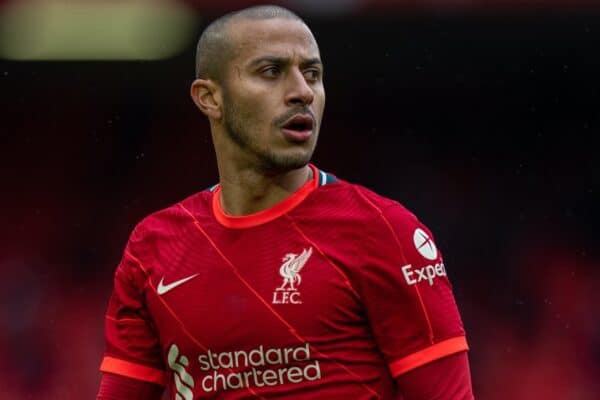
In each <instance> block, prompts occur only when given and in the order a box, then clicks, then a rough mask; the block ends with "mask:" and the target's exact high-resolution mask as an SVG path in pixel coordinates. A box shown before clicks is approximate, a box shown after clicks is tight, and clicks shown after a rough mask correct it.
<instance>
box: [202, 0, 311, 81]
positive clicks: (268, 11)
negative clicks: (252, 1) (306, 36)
mask: <svg viewBox="0 0 600 400" xmlns="http://www.w3.org/2000/svg"><path fill="white" fill-rule="evenodd" d="M271 18H286V19H293V20H297V21H300V22H302V23H304V21H303V20H302V18H300V17H299V16H298V15H296V14H294V13H293V12H292V11H290V10H288V9H287V8H283V7H280V6H275V5H261V6H253V7H248V8H244V9H242V10H238V11H233V12H230V13H228V14H225V15H223V16H221V17H219V18H217V19H216V20H214V21H212V22H211V23H210V24H209V25H208V26H207V27H206V28H205V29H204V31H203V32H202V34H201V35H200V39H199V40H198V45H197V46H196V78H199V79H212V80H215V81H217V82H222V79H223V78H224V75H223V74H224V72H225V71H226V69H227V65H228V63H229V61H230V60H231V59H232V58H233V57H234V56H235V54H234V46H233V43H232V41H231V37H230V35H229V32H228V27H229V24H230V23H231V22H232V21H234V20H236V19H253V20H261V19H271Z"/></svg>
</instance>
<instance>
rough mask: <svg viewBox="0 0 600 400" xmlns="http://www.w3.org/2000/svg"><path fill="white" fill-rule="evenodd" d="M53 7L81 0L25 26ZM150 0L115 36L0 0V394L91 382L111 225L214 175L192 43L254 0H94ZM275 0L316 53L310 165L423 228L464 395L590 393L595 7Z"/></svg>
mask: <svg viewBox="0 0 600 400" xmlns="http://www.w3.org/2000/svg"><path fill="white" fill-rule="evenodd" d="M53 3H57V4H58V3H60V4H63V6H64V5H65V4H66V5H67V6H69V5H71V6H72V5H73V4H79V6H81V7H92V8H90V10H88V11H89V12H88V13H87V14H86V13H85V12H84V13H83V14H77V13H75V14H76V15H79V17H77V18H75V20H76V21H78V23H79V25H77V24H75V25H74V27H72V26H71V25H69V24H73V21H71V20H70V19H68V18H66V17H65V20H64V21H63V20H61V19H60V18H59V19H58V21H54V22H52V23H50V22H47V21H46V22H44V23H45V24H46V25H44V23H42V22H43V21H45V19H44V18H47V17H48V15H55V14H57V13H49V12H46V11H47V10H46V9H44V8H43V7H47V6H48V4H53ZM155 3H159V4H161V6H164V7H167V6H172V7H176V8H177V10H178V11H177V13H178V14H177V13H175V14H177V15H178V16H179V17H177V18H181V19H177V18H174V19H173V21H174V22H173V21H171V22H169V23H171V24H172V25H169V23H166V22H164V21H159V22H156V21H155V20H151V19H150V20H149V21H150V22H147V23H146V25H147V26H148V27H150V28H151V29H146V30H147V31H149V32H146V31H144V32H145V33H144V34H143V35H142V34H138V36H136V37H133V36H135V34H131V33H124V34H123V35H125V36H123V37H122V38H121V39H120V40H116V39H115V38H117V39H119V35H120V34H121V33H120V31H119V30H120V29H123V30H124V32H125V31H126V28H124V27H129V26H130V25H131V24H130V23H128V22H127V21H128V20H126V21H125V22H122V21H118V18H114V19H113V18H107V17H106V16H110V15H111V14H110V13H111V12H114V10H112V11H110V10H111V9H108V10H109V11H107V9H104V8H103V10H104V11H102V12H104V13H105V14H102V13H98V12H93V11H91V10H96V11H97V9H93V7H96V6H98V5H99V4H100V3H99V0H96V1H92V0H85V1H84V0H82V1H81V2H79V3H78V2H59V1H46V2H40V1H33V0H27V1H0V56H1V58H2V59H1V60H0V100H1V107H0V116H1V120H0V138H1V139H0V151H1V153H0V155H1V157H0V171H1V172H0V179H1V181H0V184H1V186H0V188H1V196H0V205H1V206H2V207H1V212H0V218H1V221H2V228H3V229H1V230H0V268H1V269H0V270H1V271H2V276H1V278H0V399H21V398H22V399H82V398H94V395H95V394H96V391H97V386H98V383H99V380H100V373H99V372H98V367H99V364H100V361H101V358H102V352H103V346H104V343H103V318H104V311H105V307H106V304H107V300H108V295H109V293H110V288H111V285H112V274H113V272H114V268H115V267H116V265H117V263H118V261H119V259H120V257H121V252H122V250H123V246H124V245H125V242H126V239H127V236H128V234H129V233H130V231H131V229H132V228H133V226H134V225H135V224H136V223H137V222H138V221H139V220H140V219H141V218H143V217H144V216H146V215H147V214H149V213H151V212H153V211H156V210H158V209H161V208H164V207H166V206H169V205H171V204H173V203H175V202H177V201H179V200H181V199H183V198H184V197H186V196H188V195H189V194H192V193H194V192H197V191H199V190H202V189H204V188H205V187H207V186H209V185H211V184H213V183H216V181H217V170H216V166H215V157H214V154H213V149H212V143H211V141H210V134H209V126H208V122H207V121H206V119H205V118H204V117H203V116H202V115H201V114H200V112H199V111H198V110H197V109H196V108H195V107H194V105H193V103H192V101H191V99H190V97H189V85H190V83H191V81H192V80H193V76H194V49H195V41H196V39H197V37H198V35H199V34H200V32H201V30H202V29H203V27H204V26H206V24H207V23H208V22H209V21H210V19H211V18H213V17H215V16H216V15H219V14H220V13H222V12H225V11H229V10H233V9H237V8H241V7H242V6H246V5H250V4H257V3H259V2H256V1H241V0H237V1H232V0H229V1H221V2H219V5H215V4H209V3H216V2H201V1H191V0H190V1H175V0H171V1H167V0H164V1H160V2H157V1H150V0H148V1H146V2H140V1H131V2H128V1H125V0H124V1H122V2H115V1H104V2H102V4H103V6H104V5H106V6H111V7H112V6H116V5H118V4H121V5H123V4H134V5H135V7H138V8H140V7H141V8H144V9H146V8H147V7H149V5H150V4H155ZM273 3H276V4H282V5H285V6H288V7H289V8H290V9H292V10H293V11H296V12H297V13H299V14H300V15H301V16H302V17H304V18H305V20H306V21H307V22H308V24H309V26H310V27H311V28H312V29H313V32H314V34H315V36H316V38H317V41H318V42H319V45H320V48H321V52H322V57H323V60H324V62H325V84H326V91H327V106H326V111H325V117H324V120H323V126H322V129H321V137H320V143H319V147H318V148H317V151H316V153H315V157H314V162H315V163H316V164H317V165H318V166H319V167H321V168H322V169H325V170H328V171H330V172H333V173H334V174H336V175H337V176H339V177H340V178H343V179H346V180H350V181H354V182H357V183H360V184H363V185H365V186H368V187H370V188H372V189H374V190H376V191H378V192H379V193H381V194H383V195H386V196H389V197H392V198H394V199H397V200H399V201H400V202H401V203H403V204H404V205H405V206H406V207H408V208H409V209H411V210H412V211H413V212H415V213H416V214H417V215H418V216H419V217H420V218H421V220H422V221H423V222H424V223H425V224H427V225H428V226H429V228H430V229H431V230H432V231H433V232H434V234H435V236H436V242H437V244H438V246H439V247H440V248H441V249H442V251H443V252H444V254H445V264H446V267H447V269H448V271H449V275H450V279H451V280H452V282H453V285H454V291H455V295H456V299H457V302H458V304H459V307H460V309H461V312H462V316H463V321H464V324H465V327H466V330H467V334H468V340H469V343H470V346H471V352H470V360H471V368H472V376H473V384H474V390H475V394H476V397H477V398H478V399H490V400H496V399H497V400H500V399H503V400H504V399H514V400H521V399H523V400H525V399H547V400H555V399H556V400H559V399H560V400H594V399H595V400H597V399H600V306H599V304H600V290H599V285H600V250H599V249H600V233H599V232H598V229H599V228H600V211H599V209H598V208H599V207H598V206H599V205H600V162H599V160H598V147H597V146H598V144H597V143H598V140H596V136H598V134H599V133H600V110H599V104H600V93H599V91H600V75H599V72H598V71H600V47H599V44H600V2H597V1H579V2H576V1H568V0H564V1H558V0H557V1H547V2H544V1H534V0H531V1H529V2H527V1H524V0H523V1H516V0H514V1H508V0H504V1H502V0H495V1H484V0H481V1H476V0H472V1H450V2H448V1H442V0H437V1H436V0H426V1H418V0H413V1H391V0H387V1H384V0H379V1H368V0H362V1H361V0H336V1H326V0H323V1H316V0H315V1H300V0H296V1H287V2H286V1H280V2H273ZM42 4H45V5H44V6H43V5H42ZM23 5H25V9H27V7H29V9H27V10H29V11H26V12H24V14H23V11H22V10H19V7H20V6H23ZM67 6H64V8H61V10H63V11H62V12H64V13H65V15H67V14H69V13H68V12H67V11H65V10H66V7H67ZM32 10H33V11H32ZM36 10H37V11H36ZM40 10H41V11H40ZM83 10H84V11H85V8H83ZM27 12H29V14H27ZM78 12H79V13H81V12H82V11H81V10H79V11H78ZM20 13H21V14H20ZM118 13H119V15H125V14H124V11H118ZM84 14H85V15H84ZM88 14H93V15H92V16H90V15H88ZM23 15H24V16H23ZM58 15H62V14H60V13H58ZM69 15H70V14H69ZM94 15H95V17H94ZM98 15H100V16H101V17H102V16H104V17H103V18H101V19H102V21H101V22H98V21H97V20H95V19H94V18H97V17H98ZM161 15H163V16H164V15H166V13H164V12H163V13H162V14H161ZM19 18H20V19H19ZM69 18H71V19H73V18H72V16H71V17H69ZM88 18H89V19H88ZM140 18H141V17H140ZM40 21H42V22H40ZM69 21H71V22H69ZM93 21H95V22H93ZM153 21H154V22H153ZM138 22H139V21H138ZM99 23H100V25H98V24H99ZM53 24H54V25H53ZM94 24H95V25H94ZM102 24H104V25H102ZM55 25H56V26H55ZM121 25H122V26H121ZM142 25H144V24H142ZM48 26H50V28H48ZM53 26H54V28H52V27H53ZM65 26H66V27H70V28H69V29H70V30H69V29H67V30H66V33H65V32H63V31H61V29H63V28H64V27H65ZM144 26H145V25H144ZM44 27H45V28H44ZM42 28H44V29H45V30H44V29H42ZM113 28H114V29H113ZM52 29H55V30H57V29H58V33H56V32H54V31H52ZM127 29H128V28H127ZM142 31H143V29H142ZM36 32H37V33H36ZM127 32H128V31H127ZM177 32H178V34H179V36H177V35H176V34H175V33H177ZM36 35H37V36H36ZM53 35H54V36H56V37H54V36H53ZM61 35H62V36H61ZM127 35H129V36H127ZM132 35H133V36H132ZM144 35H145V36H144ZM175 36H177V37H178V38H179V39H177V40H179V41H178V42H177V40H173V41H172V42H169V41H168V40H166V39H165V37H175ZM53 37H54V39H52V40H51V38H53ZM74 38H76V39H79V40H80V42H77V43H75V44H72V43H71V42H72V40H73V39H74ZM101 38H105V40H106V42H102V40H100V39H101ZM140 38H141V39H140ZM87 40H91V41H92V42H93V43H92V42H86V41H87ZM136 40H138V41H139V40H142V41H143V43H147V42H150V43H155V44H156V46H155V48H154V50H153V51H154V53H152V52H151V51H150V52H149V53H147V54H145V53H143V52H142V53H135V52H133V53H132V52H131V51H130V52H127V51H125V50H123V49H119V50H118V51H113V52H112V53H111V50H110V49H111V47H110V46H111V44H114V43H117V42H118V43H119V44H123V43H125V44H131V47H132V48H136V49H138V48H140V46H138V45H136V43H138V42H136ZM161 40H165V41H164V42H162V41H161ZM169 40H170V39H169ZM39 43H46V44H44V45H43V46H42V45H40V46H41V48H42V50H40V49H37V50H36V49H33V50H31V51H29V52H28V51H27V49H28V48H29V47H31V48H33V47H35V45H36V44H39ZM47 43H50V44H47ZM70 43H71V44H70ZM98 43H102V45H103V46H104V47H102V48H100V47H98V48H97V47H94V46H98ZM27 46H29V47H27ZM44 46H46V47H44ZM52 46H54V47H52ZM61 46H64V47H61ZM77 46H79V47H77ZM169 46H170V47H169ZM142 47H143V46H142ZM15 49H16V50H15ZM107 49H108V50H107ZM157 49H158V50H157ZM130 50H131V49H130ZM161 52H162V53H161ZM151 53H152V54H151Z"/></svg>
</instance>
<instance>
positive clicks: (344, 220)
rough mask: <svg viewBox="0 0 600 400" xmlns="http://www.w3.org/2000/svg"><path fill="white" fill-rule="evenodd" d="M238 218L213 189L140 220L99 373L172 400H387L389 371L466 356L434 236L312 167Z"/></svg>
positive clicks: (112, 305)
mask: <svg viewBox="0 0 600 400" xmlns="http://www.w3.org/2000/svg"><path fill="white" fill-rule="evenodd" d="M311 168H312V169H313V172H314V173H313V179H312V180H311V181H309V182H308V183H306V184H305V185H304V186H303V187H302V188H300V189H299V190H298V191H297V192H295V193H294V194H293V195H291V196H290V197H288V198H287V199H285V200H284V201H282V202H280V203H278V204H277V205H275V206H274V207H272V208H270V209H267V210H265V211H262V212H259V213H256V214H252V215H249V216H241V217H240V216H230V215H227V214H226V213H225V212H224V211H223V210H222V208H221V205H220V201H219V193H220V187H219V186H218V185H216V186H214V187H212V188H211V189H208V190H205V191H203V192H200V193H197V194H194V195H192V196H190V197H188V198H187V199H185V200H183V201H181V202H179V203H177V204H175V205H173V206H171V207H169V208H167V209H164V210H162V211H159V212H156V213H154V214H151V215H150V216H148V217H146V218H145V219H144V220H143V221H141V222H140V223H139V224H138V225H137V226H136V228H135V229H134V231H133V232H132V234H131V237H130V239H129V241H128V243H127V246H126V248H125V251H124V255H123V258H122V260H121V262H120V264H119V266H118V267H117V270H116V273H115V280H114V290H113V293H112V296H111V298H110V302H109V306H108V311H107V315H106V341H107V345H106V352H105V355H104V359H103V361H102V365H101V368H100V369H101V370H102V371H104V372H110V373H114V374H119V375H124V376H127V377H130V378H134V379H140V380H144V381H148V382H153V383H158V384H163V385H167V386H168V388H169V391H170V393H171V398H174V399H178V400H180V399H182V400H192V399H204V398H223V399H242V398H310V399H312V398H326V399H350V398H351V399H389V398H393V397H394V396H395V390H396V389H395V382H394V378H395V377H397V376H399V375H401V374H403V373H405V372H407V371H410V370H412V369H414V368H416V367H419V366H421V365H424V364H427V363H429V362H431V361H434V360H437V359H439V358H442V357H445V356H447V355H450V354H454V353H457V352H460V351H465V350H467V349H468V346H467V342H466V339H465V332H464V329H463V326H462V322H461V318H460V315H459V311H458V309H457V306H456V303H455V301H454V297H453V294H452V287H451V284H450V282H449V280H448V277H447V274H446V269H445V266H444V263H443V260H442V255H441V253H440V251H439V249H438V248H437V247H436V245H435V243H434V240H433V235H432V233H431V232H430V231H429V230H428V229H427V227H426V226H424V225H423V224H422V223H421V222H420V221H419V220H418V219H417V218H416V217H415V215H413V214H412V213H411V212H410V211H408V210H407V209H406V208H404V207H403V206H402V205H400V204H399V203H398V202H396V201H393V200H390V199H387V198H384V197H382V196H379V195H377V194H375V193H373V192H372V191H370V190H368V189H366V188H364V187H362V186H359V185H355V184H351V183H348V182H345V181H343V180H340V179H337V178H336V177H334V176H333V175H330V174H326V173H325V172H323V171H320V170H318V169H317V168H315V167H314V166H313V165H311Z"/></svg>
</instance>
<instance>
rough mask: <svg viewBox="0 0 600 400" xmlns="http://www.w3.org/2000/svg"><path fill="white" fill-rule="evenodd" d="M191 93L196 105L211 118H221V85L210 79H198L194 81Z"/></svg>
mask: <svg viewBox="0 0 600 400" xmlns="http://www.w3.org/2000/svg"><path fill="white" fill-rule="evenodd" d="M190 95H191V96H192V100H194V103H196V106H197V107H198V108H199V109H200V111H202V112H203V113H204V114H205V115H206V116H207V117H208V118H209V119H215V120H219V119H221V117H222V115H223V113H222V110H221V96H220V91H219V86H218V85H217V84H216V83H215V82H214V81H211V80H210V79H196V80H195V81H194V82H192V86H191V88H190Z"/></svg>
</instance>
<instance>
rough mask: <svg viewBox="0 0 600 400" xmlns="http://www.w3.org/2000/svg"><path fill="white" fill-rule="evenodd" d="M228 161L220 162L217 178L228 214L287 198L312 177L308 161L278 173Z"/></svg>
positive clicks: (250, 210) (258, 208) (245, 212)
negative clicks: (298, 166) (221, 163)
mask: <svg viewBox="0 0 600 400" xmlns="http://www.w3.org/2000/svg"><path fill="white" fill-rule="evenodd" d="M228 165H229V167H224V166H221V165H219V178H220V182H221V199H220V200H221V207H222V208H223V210H224V211H225V212H226V213H227V214H229V215H236V216H240V215H249V214H254V213H256V212H259V211H263V210H266V209H267V208H270V207H272V206H274V205H275V204H277V203H279V202H281V201H282V200H284V199H286V198H287V197H288V196H290V195H291V194H292V193H294V192H296V191H297V190H298V189H300V188H301V187H302V185H304V184H305V183H306V182H307V181H308V180H310V179H311V178H312V169H311V168H310V167H309V166H308V165H305V166H304V167H301V168H298V169H294V170H291V171H286V172H281V173H268V172H265V171H261V170H258V169H256V168H251V167H247V168H235V167H234V166H233V165H232V164H228Z"/></svg>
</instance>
